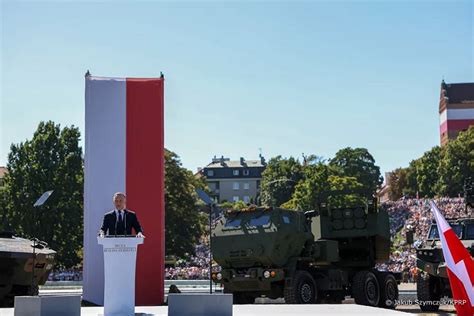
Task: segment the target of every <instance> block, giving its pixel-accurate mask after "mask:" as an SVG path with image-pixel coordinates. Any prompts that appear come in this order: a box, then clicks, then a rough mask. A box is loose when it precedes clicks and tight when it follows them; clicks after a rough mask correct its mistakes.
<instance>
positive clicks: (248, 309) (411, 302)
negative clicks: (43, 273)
mask: <svg viewBox="0 0 474 316" xmlns="http://www.w3.org/2000/svg"><path fill="white" fill-rule="evenodd" d="M171 284H177V286H178V287H179V288H180V289H181V290H182V291H183V292H185V293H195V292H207V291H209V283H208V281H186V280H180V281H167V283H166V284H165V287H166V290H167V288H168V287H169V285H171ZM217 290H219V289H217ZM399 290H400V301H401V303H403V304H404V305H401V304H399V306H398V307H397V309H396V310H397V311H400V312H405V313H410V314H412V315H423V316H432V315H433V316H434V315H443V316H444V315H446V316H448V315H455V311H454V307H453V306H450V305H443V306H441V308H440V311H439V312H438V313H422V312H421V310H420V308H419V307H418V305H416V304H415V303H416V301H415V300H416V286H415V284H413V283H404V284H400V286H399ZM40 294H41V295H53V294H54V295H57V294H63V295H68V294H69V295H70V294H75V295H81V294H82V287H81V286H80V285H78V284H75V285H64V284H61V283H55V284H50V286H46V287H42V288H41V290H40ZM299 306H300V305H298V306H294V305H284V301H283V300H282V299H279V300H270V299H265V298H258V299H257V300H256V301H255V304H253V305H236V306H234V315H237V316H238V315H256V316H257V315H258V316H265V315H271V316H277V315H298V316H303V315H304V314H302V315H301V314H297V313H295V312H294V311H295V308H297V309H299V308H303V307H299ZM305 308H307V309H308V312H309V311H311V313H313V315H318V314H317V313H320V314H319V315H324V313H326V312H327V313H331V314H332V315H349V314H352V315H351V316H354V315H357V314H358V313H359V312H360V313H362V314H361V315H371V312H372V311H373V315H375V314H377V315H385V314H386V315H390V313H389V311H386V310H383V309H375V308H370V310H368V311H366V310H360V308H367V307H364V306H358V305H355V304H354V300H353V299H347V300H345V301H344V302H343V304H342V305H312V306H309V307H308V306H307V307H304V308H303V310H302V312H306V311H307V310H306V309H305ZM136 311H137V313H154V314H156V315H167V308H166V307H165V306H160V307H137V310H136ZM267 312H268V313H267ZM100 313H103V310H102V308H100V307H84V308H83V310H82V315H98V314H100ZM367 313H369V314H367ZM382 313H385V314H382ZM397 314H399V313H396V314H394V315H397ZM401 315H403V314H401ZM0 316H13V309H0Z"/></svg>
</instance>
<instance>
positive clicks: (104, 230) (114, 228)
mask: <svg viewBox="0 0 474 316" xmlns="http://www.w3.org/2000/svg"><path fill="white" fill-rule="evenodd" d="M113 201H114V205H115V209H114V210H112V211H110V212H108V213H106V214H105V215H104V220H103V221H102V227H101V228H100V231H99V235H100V236H104V235H109V236H115V235H131V234H132V228H133V229H134V230H135V233H136V237H145V236H143V229H142V227H141V226H140V222H138V218H137V215H136V214H135V212H132V211H130V210H127V209H126V197H125V194H124V193H122V192H117V193H115V194H114V197H113Z"/></svg>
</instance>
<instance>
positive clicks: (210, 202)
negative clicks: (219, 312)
mask: <svg viewBox="0 0 474 316" xmlns="http://www.w3.org/2000/svg"><path fill="white" fill-rule="evenodd" d="M196 193H197V195H198V196H199V198H200V199H201V200H202V201H203V202H204V203H205V204H206V205H207V206H209V294H212V250H211V234H212V213H213V212H214V207H215V203H214V201H213V200H212V199H211V198H210V197H209V195H207V193H206V192H204V191H203V190H201V189H196Z"/></svg>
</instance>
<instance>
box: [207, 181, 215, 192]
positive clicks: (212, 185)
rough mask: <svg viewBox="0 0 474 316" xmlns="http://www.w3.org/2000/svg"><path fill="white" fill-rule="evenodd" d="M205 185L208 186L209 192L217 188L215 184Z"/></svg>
mask: <svg viewBox="0 0 474 316" xmlns="http://www.w3.org/2000/svg"><path fill="white" fill-rule="evenodd" d="M207 185H208V186H209V190H211V191H215V190H216V188H217V186H216V183H215V182H209V183H208V184H207Z"/></svg>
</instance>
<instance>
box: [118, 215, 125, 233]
mask: <svg viewBox="0 0 474 316" xmlns="http://www.w3.org/2000/svg"><path fill="white" fill-rule="evenodd" d="M118 212H119V213H118V221H117V234H119V235H124V234H125V227H124V226H125V225H124V223H123V211H118Z"/></svg>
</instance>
